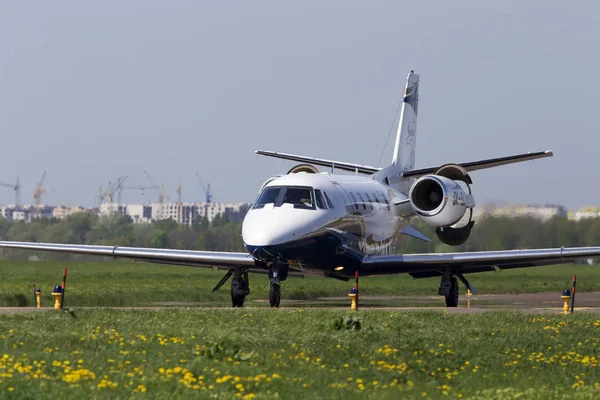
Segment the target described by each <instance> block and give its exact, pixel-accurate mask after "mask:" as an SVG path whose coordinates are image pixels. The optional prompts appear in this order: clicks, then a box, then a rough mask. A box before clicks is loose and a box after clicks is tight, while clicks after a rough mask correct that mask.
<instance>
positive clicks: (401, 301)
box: [0, 292, 600, 314]
mask: <svg viewBox="0 0 600 400" xmlns="http://www.w3.org/2000/svg"><path fill="white" fill-rule="evenodd" d="M560 295H561V294H560V293H537V294H478V295H474V296H472V297H471V299H470V302H469V303H470V304H467V303H468V301H467V296H461V297H460V302H459V306H458V307H456V308H446V307H444V300H443V298H442V297H439V296H381V297H377V296H364V298H361V299H360V303H359V308H360V311H363V312H368V311H391V312H414V311H438V312H448V313H452V314H477V313H484V312H490V311H499V310H514V311H521V312H525V313H555V314H556V313H562V311H563V308H562V305H563V301H562V299H561V298H560ZM349 305H350V302H349V300H348V298H345V297H326V298H319V299H315V300H287V301H286V300H285V299H282V301H281V308H279V309H278V310H282V311H284V310H297V309H300V308H303V309H335V310H348V309H349V308H350V307H349ZM90 308H104V307H72V308H71V309H73V310H82V309H90ZM173 308H195V309H207V310H215V309H219V310H236V309H234V308H231V307H224V306H216V307H215V306H207V305H206V304H203V303H183V302H168V303H154V304H151V305H149V306H146V307H106V309H120V310H155V311H159V310H164V309H173ZM264 308H269V307H268V300H266V299H260V300H253V301H247V303H246V307H245V309H264ZM50 310H52V308H50V307H44V308H33V307H0V314H11V313H21V312H44V311H50ZM575 312H598V313H600V292H590V293H577V295H576V302H575Z"/></svg>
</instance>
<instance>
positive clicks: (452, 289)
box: [438, 270, 475, 307]
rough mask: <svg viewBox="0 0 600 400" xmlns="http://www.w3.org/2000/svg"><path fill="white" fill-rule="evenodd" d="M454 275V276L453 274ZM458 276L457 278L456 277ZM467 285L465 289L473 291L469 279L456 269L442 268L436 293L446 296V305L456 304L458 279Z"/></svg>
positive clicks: (453, 305) (454, 305) (452, 305)
mask: <svg viewBox="0 0 600 400" xmlns="http://www.w3.org/2000/svg"><path fill="white" fill-rule="evenodd" d="M453 275H456V276H453ZM457 278H458V279H457ZM459 279H460V281H461V282H462V283H463V284H464V285H465V286H466V287H467V289H469V290H471V291H472V292H475V290H474V289H473V288H472V287H471V285H470V284H469V281H467V279H466V278H465V277H464V275H463V274H461V273H460V272H458V271H451V270H444V272H443V274H442V280H441V282H440V288H439V289H438V294H439V295H440V296H444V297H445V298H446V307H457V306H458V280H459Z"/></svg>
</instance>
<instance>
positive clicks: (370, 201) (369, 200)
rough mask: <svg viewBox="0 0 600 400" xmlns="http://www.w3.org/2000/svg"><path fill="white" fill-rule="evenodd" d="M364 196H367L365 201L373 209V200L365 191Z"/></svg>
mask: <svg viewBox="0 0 600 400" xmlns="http://www.w3.org/2000/svg"><path fill="white" fill-rule="evenodd" d="M365 196H366V197H367V201H368V202H369V207H371V210H372V209H373V201H372V200H371V197H369V193H365Z"/></svg>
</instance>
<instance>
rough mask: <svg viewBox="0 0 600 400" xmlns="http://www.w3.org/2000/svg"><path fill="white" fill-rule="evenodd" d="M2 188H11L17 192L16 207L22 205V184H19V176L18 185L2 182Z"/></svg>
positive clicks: (0, 183)
mask: <svg viewBox="0 0 600 400" xmlns="http://www.w3.org/2000/svg"><path fill="white" fill-rule="evenodd" d="M0 186H4V187H7V188H11V189H12V190H14V191H15V206H16V207H19V206H20V205H21V183H20V182H19V177H18V176H17V183H15V184H14V185H13V184H11V183H2V182H0Z"/></svg>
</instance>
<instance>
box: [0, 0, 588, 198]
mask: <svg viewBox="0 0 600 400" xmlns="http://www.w3.org/2000/svg"><path fill="white" fill-rule="evenodd" d="M33 4H35V7H34V6H33ZM599 9H600V7H599V6H598V5H597V4H595V3H592V2H584V3H583V4H581V5H579V6H578V7H572V6H569V5H568V4H567V3H564V2H557V1H543V2H542V1H539V0H537V1H534V2H527V3H522V2H517V1H509V2H496V3H494V4H491V3H481V2H476V1H459V2H453V3H447V4H443V3H440V4H436V5H435V6H433V5H432V4H426V3H423V2H416V3H414V4H408V3H406V4H401V3H399V2H394V1H380V2H374V3H365V2H357V1H350V2H348V1H332V2H327V3H322V2H314V1H313V2H311V1H309V2H302V3H281V2H276V1H263V2H257V3H249V2H244V1H225V2H196V1H191V0H189V1H180V2H175V3H171V2H169V3H166V2H159V1H141V0H138V1H131V2H127V3H122V2H117V1H106V2H101V3H80V2H75V1H58V2H52V3H46V2H34V3H27V4H25V3H22V2H3V3H2V12H1V13H0V132H2V139H3V140H2V150H3V151H2V152H1V153H0V154H1V157H0V182H3V183H13V182H14V181H15V179H16V177H17V176H19V177H20V181H21V184H22V185H23V190H22V195H21V202H22V203H31V202H32V201H33V200H32V193H33V190H34V188H35V184H36V183H37V181H38V180H39V179H40V177H41V175H42V173H43V171H44V170H46V171H47V172H48V174H47V177H46V182H45V185H44V186H45V188H46V190H47V193H44V195H43V197H42V200H43V202H44V203H46V204H54V205H56V204H61V203H64V204H72V205H84V206H91V205H94V201H95V194H96V193H97V191H98V187H99V186H101V185H102V186H103V187H104V188H106V186H107V183H108V182H109V181H112V182H114V181H115V180H116V179H117V178H118V177H119V176H121V175H128V176H129V180H128V181H127V185H131V186H139V185H142V186H148V185H149V182H148V180H147V179H146V177H145V175H144V170H145V169H147V170H148V171H149V172H150V174H151V175H152V178H153V180H154V182H155V183H157V184H160V183H164V185H165V188H166V194H167V196H169V198H170V199H171V200H176V198H177V195H176V193H175V189H176V186H177V182H178V179H179V178H181V182H182V185H183V200H184V201H202V200H203V198H204V195H203V193H202V191H201V188H200V185H199V184H198V182H197V179H196V176H195V173H196V172H198V173H199V174H200V175H201V176H202V180H203V182H204V183H205V184H206V183H210V184H211V186H212V189H213V194H214V199H215V201H224V202H237V201H248V202H250V201H253V200H254V198H255V196H256V194H257V190H258V188H259V186H260V184H261V183H262V182H263V181H264V180H265V179H266V178H268V177H270V176H272V175H275V174H280V173H285V172H287V171H288V170H289V169H290V168H291V167H292V166H293V165H295V164H294V163H292V162H286V161H282V160H276V159H270V158H266V157H263V156H257V155H255V154H254V151H255V150H258V149H264V150H275V151H280V152H286V153H295V154H301V155H305V156H313V157H322V158H329V159H334V160H340V161H348V162H357V163H363V164H367V165H374V166H377V164H378V160H379V158H380V155H381V152H382V149H383V146H384V143H385V142H386V138H387V137H388V133H389V131H390V128H391V126H392V122H393V120H394V115H395V113H396V110H397V107H398V103H399V101H400V98H401V94H402V91H403V86H404V83H405V78H406V74H407V73H408V71H409V70H410V69H415V70H416V71H417V72H418V73H420V74H421V86H420V105H419V121H418V132H417V153H416V167H417V168H419V167H426V166H435V165H440V164H445V163H447V162H463V161H472V160H478V159H483V158H490V157H501V156H506V155H511V154H518V153H524V152H527V151H540V150H553V151H554V154H555V155H554V157H553V158H550V159H543V160H538V161H535V162H527V163H522V164H517V165H511V166H505V167H500V168H495V169H491V170H486V171H477V172H474V173H472V178H473V181H474V185H473V191H474V194H475V199H476V201H477V202H478V203H481V204H483V203H489V202H498V203H501V202H508V203H523V204H546V203H552V204H561V205H565V206H566V207H568V208H571V209H573V208H578V207H581V206H587V205H600V186H599V185H595V184H594V183H595V182H596V176H595V168H593V166H592V162H593V160H594V159H595V157H596V149H597V148H598V147H599V145H600V138H599V135H598V134H597V132H598V131H599V128H600V122H598V119H597V118H596V115H595V112H596V110H595V108H596V98H597V92H598V91H599V89H600V77H599V74H598V73H597V72H596V68H595V66H596V65H597V63H598V61H599V56H598V55H597V52H595V51H593V49H594V48H596V43H595V42H596V39H597V38H598V37H600V16H599V13H598V12H597V11H599ZM394 134H395V132H393V133H392V137H390V140H389V143H388V145H387V148H386V150H385V152H384V155H383V158H382V162H381V164H380V166H384V165H385V164H386V163H387V162H389V160H390V159H391V154H392V147H393V142H394ZM150 194H151V192H146V193H145V196H144V197H142V196H141V195H140V193H139V191H132V190H129V191H126V192H124V193H123V202H141V201H147V200H148V199H149V198H150V197H152V198H153V199H154V200H156V194H152V196H150ZM13 202H14V193H13V191H12V190H11V189H9V188H4V187H0V204H8V203H13Z"/></svg>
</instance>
